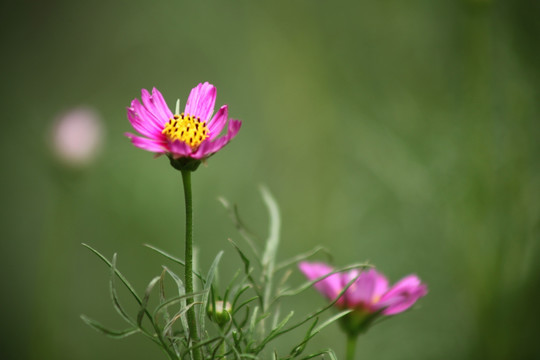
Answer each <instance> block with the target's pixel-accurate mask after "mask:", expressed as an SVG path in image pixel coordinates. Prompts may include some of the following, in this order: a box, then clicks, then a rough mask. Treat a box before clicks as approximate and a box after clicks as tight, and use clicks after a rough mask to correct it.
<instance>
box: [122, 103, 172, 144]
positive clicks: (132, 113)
mask: <svg viewBox="0 0 540 360" xmlns="http://www.w3.org/2000/svg"><path fill="white" fill-rule="evenodd" d="M128 118H129V120H130V121H131V123H132V124H133V120H135V121H136V122H138V123H139V125H140V126H141V127H144V128H146V130H147V131H148V132H149V133H150V134H151V135H148V137H152V138H154V137H157V136H158V134H161V131H162V130H163V127H164V124H165V122H166V121H162V120H160V119H158V118H157V117H156V116H155V115H154V114H153V113H151V112H150V111H148V109H146V108H145V107H144V106H143V105H142V104H141V103H140V101H139V100H138V99H134V100H133V101H132V102H131V107H130V108H128ZM137 131H138V130H137ZM141 134H143V135H146V134H144V133H142V132H141Z"/></svg>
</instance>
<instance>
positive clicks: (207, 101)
mask: <svg viewBox="0 0 540 360" xmlns="http://www.w3.org/2000/svg"><path fill="white" fill-rule="evenodd" d="M141 99H142V104H141V102H140V101H139V100H138V99H134V100H133V101H132V102H131V106H130V107H128V108H127V116H128V119H129V121H130V122H131V125H132V126H133V128H134V129H135V130H136V131H138V132H139V133H140V134H141V135H143V137H141V136H137V135H133V134H130V133H126V136H127V137H129V138H130V139H131V142H132V143H133V144H134V145H135V146H137V147H139V148H141V149H144V150H147V151H151V152H154V153H157V154H167V155H168V156H169V157H171V158H172V159H180V158H191V159H196V160H202V159H205V158H207V157H209V156H210V155H212V154H214V153H216V152H217V151H219V150H220V149H221V148H222V147H224V146H225V145H227V143H228V142H229V141H230V140H231V139H232V138H234V137H235V136H236V134H237V133H238V130H240V126H241V125H242V123H241V122H240V121H239V120H233V119H231V120H230V121H228V109H227V105H223V106H222V107H221V108H220V109H219V110H218V111H217V112H216V113H215V115H214V116H213V117H212V114H213V112H214V105H215V102H216V88H215V87H214V86H213V85H211V84H209V83H207V82H205V83H204V84H199V85H197V86H196V87H195V88H193V89H192V90H191V93H190V94H189V97H188V100H187V103H186V107H185V109H184V112H183V113H181V114H174V115H173V113H172V112H171V110H170V109H169V107H168V106H167V104H166V103H165V100H164V99H163V96H162V95H161V93H160V92H159V91H158V90H157V89H156V88H153V89H152V94H150V93H149V92H148V91H147V90H146V89H142V90H141ZM177 112H178V109H177ZM227 122H228V128H227V133H226V134H225V135H224V136H222V137H219V138H218V135H219V134H220V133H221V131H222V130H223V128H224V127H225V125H226V124H227Z"/></svg>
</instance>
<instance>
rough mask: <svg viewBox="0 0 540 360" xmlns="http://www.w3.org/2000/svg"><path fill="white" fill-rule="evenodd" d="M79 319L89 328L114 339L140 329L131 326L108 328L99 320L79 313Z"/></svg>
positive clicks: (134, 332)
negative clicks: (116, 328) (120, 328)
mask: <svg viewBox="0 0 540 360" xmlns="http://www.w3.org/2000/svg"><path fill="white" fill-rule="evenodd" d="M81 319H82V321H84V322H85V323H86V324H87V325H89V326H90V327H91V328H93V329H95V330H97V331H98V332H100V333H102V334H105V335H107V336H109V337H112V338H114V339H122V338H125V337H128V336H130V335H133V334H136V333H138V332H140V329H139V328H137V327H131V328H127V329H125V330H110V329H107V328H106V327H105V326H103V325H101V324H100V323H99V322H97V321H95V320H92V319H90V318H89V317H87V316H86V315H81Z"/></svg>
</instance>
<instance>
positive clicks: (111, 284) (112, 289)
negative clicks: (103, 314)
mask: <svg viewBox="0 0 540 360" xmlns="http://www.w3.org/2000/svg"><path fill="white" fill-rule="evenodd" d="M115 275H116V253H115V254H114V255H113V258H112V263H111V278H110V281H109V292H110V295H111V300H112V303H113V306H114V308H115V310H116V312H118V314H120V316H121V317H122V318H123V319H124V320H126V321H127V322H128V323H129V324H131V325H134V324H135V321H134V320H133V319H132V318H131V317H130V316H129V315H128V314H127V312H126V311H125V310H124V308H123V307H122V305H121V304H120V301H119V299H118V294H117V293H116V284H115V281H114V279H115V277H116V276H115Z"/></svg>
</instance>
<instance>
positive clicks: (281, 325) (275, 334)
mask: <svg viewBox="0 0 540 360" xmlns="http://www.w3.org/2000/svg"><path fill="white" fill-rule="evenodd" d="M293 315H294V311H291V312H290V313H289V315H287V316H286V317H285V318H284V319H283V320H282V321H281V322H280V323H279V324H278V326H276V327H275V328H274V329H272V331H270V334H268V336H267V337H266V338H264V340H263V341H262V342H261V343H260V344H259V346H257V348H256V350H255V353H259V352H260V351H262V349H263V348H264V347H265V346H266V344H268V343H269V342H270V341H272V340H273V339H275V338H276V337H278V336H280V335H281V334H282V332H281V329H283V328H284V327H285V325H287V323H288V322H289V320H290V319H291V318H292V317H293Z"/></svg>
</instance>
